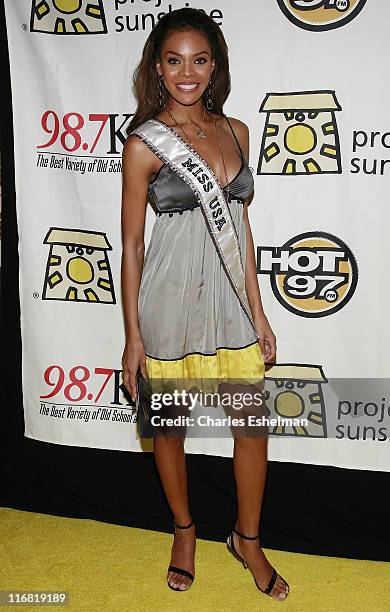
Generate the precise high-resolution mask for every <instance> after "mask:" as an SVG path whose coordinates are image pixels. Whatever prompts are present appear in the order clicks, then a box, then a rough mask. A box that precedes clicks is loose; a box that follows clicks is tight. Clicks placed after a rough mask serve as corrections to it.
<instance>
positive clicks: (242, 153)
mask: <svg viewBox="0 0 390 612" xmlns="http://www.w3.org/2000/svg"><path fill="white" fill-rule="evenodd" d="M224 117H225V119H226V121H227V122H228V124H229V127H230V129H231V131H232V134H233V136H234V140H235V141H236V143H237V145H238V148H239V150H240V154H241V160H242V159H243V158H244V152H243V150H242V149H241V145H240V143H239V142H238V138H237V136H236V134H235V132H234V130H233V128H232V124H231V123H230V121H229V119H228V118H227V116H226V115H224Z"/></svg>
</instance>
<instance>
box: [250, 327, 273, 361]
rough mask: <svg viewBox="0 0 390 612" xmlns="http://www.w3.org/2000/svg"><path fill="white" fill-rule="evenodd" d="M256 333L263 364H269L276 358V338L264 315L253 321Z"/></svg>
mask: <svg viewBox="0 0 390 612" xmlns="http://www.w3.org/2000/svg"><path fill="white" fill-rule="evenodd" d="M255 325H256V331H257V333H258V334H259V336H260V338H259V340H258V342H259V345H260V349H261V353H262V355H263V360H264V363H270V362H273V361H274V360H275V357H276V336H275V334H274V332H273V331H272V329H271V326H270V324H269V323H268V319H267V317H266V316H265V315H264V316H262V317H261V318H259V319H257V320H256V321H255Z"/></svg>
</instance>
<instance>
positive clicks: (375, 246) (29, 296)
mask: <svg viewBox="0 0 390 612" xmlns="http://www.w3.org/2000/svg"><path fill="white" fill-rule="evenodd" d="M184 4H185V3H184V2H182V3H181V2H174V1H173V0H172V1H171V2H170V3H168V2H167V1H166V0H152V1H148V0H135V1H134V2H131V1H130V0H129V1H127V2H126V0H117V2H115V0H113V1H110V2H108V0H91V1H90V2H87V1H86V0H80V2H79V1H78V0H61V1H60V0H47V1H44V2H41V1H40V0H39V1H38V0H37V1H34V0H6V19H7V30H8V39H9V48H10V64H11V82H12V96H13V113H14V135H15V173H16V196H17V218H18V229H19V256H20V296H21V327H22V346H23V360H22V369H23V372H22V373H23V395H24V410H25V435H26V436H27V437H30V438H34V439H37V440H44V441H48V442H53V443H57V444H66V445H74V446H86V447H95V448H109V449H117V450H127V451H140V450H148V449H150V448H151V447H150V443H149V442H145V441H140V440H139V439H138V438H137V434H136V427H135V424H134V423H133V422H132V420H133V416H132V410H131V407H130V406H128V405H127V402H126V399H125V398H124V396H123V394H122V392H121V391H120V389H119V388H118V385H119V384H120V382H121V376H120V370H121V356H122V350H123V345H124V329H123V319H122V310H121V296H120V260H121V231H120V206H121V152H122V147H123V139H124V127H125V125H126V124H127V122H128V119H129V117H130V115H131V113H133V112H134V110H135V102H134V100H133V97H132V94H131V89H130V76H131V73H132V70H133V69H134V67H135V65H136V63H137V62H138V60H139V57H140V53H141V50H142V47H143V44H144V42H145V39H146V36H147V35H148V33H149V31H150V28H151V24H152V21H153V19H156V18H157V15H158V14H159V13H161V12H164V11H168V10H172V9H175V8H180V7H181V6H184ZM186 4H187V5H189V4H190V3H186ZM191 6H194V7H196V8H204V10H206V12H208V13H209V14H211V16H212V17H213V18H214V19H215V20H216V22H217V23H218V24H219V25H221V27H222V29H223V32H224V34H225V36H226V39H227V42H228V45H229V49H230V63H231V74H232V93H231V95H230V97H229V99H228V101H227V103H226V105H225V112H226V114H227V115H228V116H233V117H238V118H240V119H242V120H243V121H245V122H246V123H247V124H248V126H249V129H250V135H251V137H250V146H251V150H250V160H249V161H250V165H251V167H252V168H253V172H254V176H255V196H254V199H253V201H252V203H251V205H250V209H249V210H250V220H251V224H252V231H253V236H254V242H255V245H256V255H257V262H258V272H259V283H260V289H261V294H262V300H263V305H264V309H265V312H266V314H267V316H268V318H269V320H270V323H271V325H272V328H273V330H274V332H275V334H276V336H277V340H278V356H277V364H276V365H275V366H274V367H273V368H272V369H270V370H269V372H268V373H267V383H266V384H267V388H268V390H269V394H270V395H269V407H270V409H271V412H272V415H276V414H277V413H278V411H279V413H280V414H282V413H283V414H285V415H290V416H291V415H294V414H298V413H299V411H301V413H302V414H305V415H309V416H310V417H311V418H309V421H310V426H309V428H308V430H307V431H305V432H302V431H294V430H291V431H283V432H279V433H278V435H275V437H272V438H271V439H270V447H269V449H270V452H269V457H270V459H272V460H277V461H293V462H301V463H314V464H323V465H334V466H340V467H347V468H348V467H349V468H358V469H372V470H385V471H387V470H390V462H389V459H388V457H389V446H388V443H389V438H390V436H389V433H390V428H389V414H388V413H389V404H390V385H389V376H390V357H389V351H388V347H389V344H390V331H389V321H388V316H387V315H388V303H389V299H390V289H389V282H388V280H389V273H388V267H387V265H386V264H387V263H388V230H389V227H390V212H389V211H390V199H389V178H390V124H389V120H388V108H389V107H390V84H389V81H388V78H387V71H386V72H385V66H386V63H387V62H386V60H387V61H388V57H389V51H390V42H389V36H388V29H387V27H388V23H389V20H390V6H389V3H388V2H385V1H384V0H368V1H367V2H364V1H363V2H359V1H356V0H355V1H352V0H351V2H338V1H336V0H334V1H332V0H323V1H318V0H297V1H296V2H294V1H290V0H268V1H267V2H265V1H263V2H257V1H255V0H242V2H240V3H239V7H238V5H237V3H236V2H233V1H232V0H219V2H218V0H212V1H210V0H204V1H202V2H201V3H200V5H199V4H197V3H191ZM387 67H388V66H387ZM120 130H122V132H121V133H120ZM153 222H154V212H153V210H152V209H151V207H149V206H148V211H147V222H146V230H145V231H146V234H145V236H146V246H147V245H148V241H149V238H150V234H151V229H152V226H153ZM344 379H348V381H347V380H344ZM336 383H337V384H336ZM281 393H282V394H283V396H282V395H280V394H281ZM282 399H283V401H282ZM353 406H357V407H358V410H357V411H356V413H355V415H352V412H353ZM299 407H300V408H299ZM283 411H284V412H283ZM286 411H287V412H286ZM348 413H349V415H348ZM386 413H387V423H386ZM351 415H352V416H353V418H350V416H351ZM367 426H368V427H370V429H365V427H367ZM275 433H277V432H275ZM348 437H349V438H353V439H347V438H348ZM365 437H367V438H368V439H364V438H365ZM372 437H374V438H375V439H374V440H371V439H370V438H372ZM186 449H187V451H188V452H193V453H206V454H212V455H221V456H231V453H232V440H231V439H208V440H207V439H194V438H189V439H187V440H186Z"/></svg>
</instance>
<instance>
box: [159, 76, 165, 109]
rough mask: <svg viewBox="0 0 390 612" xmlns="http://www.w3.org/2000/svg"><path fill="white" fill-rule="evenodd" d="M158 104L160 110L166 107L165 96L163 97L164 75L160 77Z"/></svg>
mask: <svg viewBox="0 0 390 612" xmlns="http://www.w3.org/2000/svg"><path fill="white" fill-rule="evenodd" d="M158 103H159V106H160V108H162V107H163V106H164V95H163V78H162V74H159V75H158Z"/></svg>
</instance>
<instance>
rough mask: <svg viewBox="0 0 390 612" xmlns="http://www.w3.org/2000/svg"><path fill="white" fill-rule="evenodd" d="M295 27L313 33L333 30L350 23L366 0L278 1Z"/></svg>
mask: <svg viewBox="0 0 390 612" xmlns="http://www.w3.org/2000/svg"><path fill="white" fill-rule="evenodd" d="M277 1H278V4H279V6H280V8H281V10H282V12H283V13H284V14H285V15H286V17H287V19H289V20H290V21H291V23H293V24H294V25H296V26H298V27H299V28H303V29H304V30H311V31H312V32H322V31H324V30H333V29H334V28H340V27H341V26H343V25H345V24H347V23H349V22H350V21H352V19H354V18H355V17H356V16H357V15H358V14H359V13H360V11H361V10H362V8H363V7H364V5H365V4H366V0H277Z"/></svg>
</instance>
